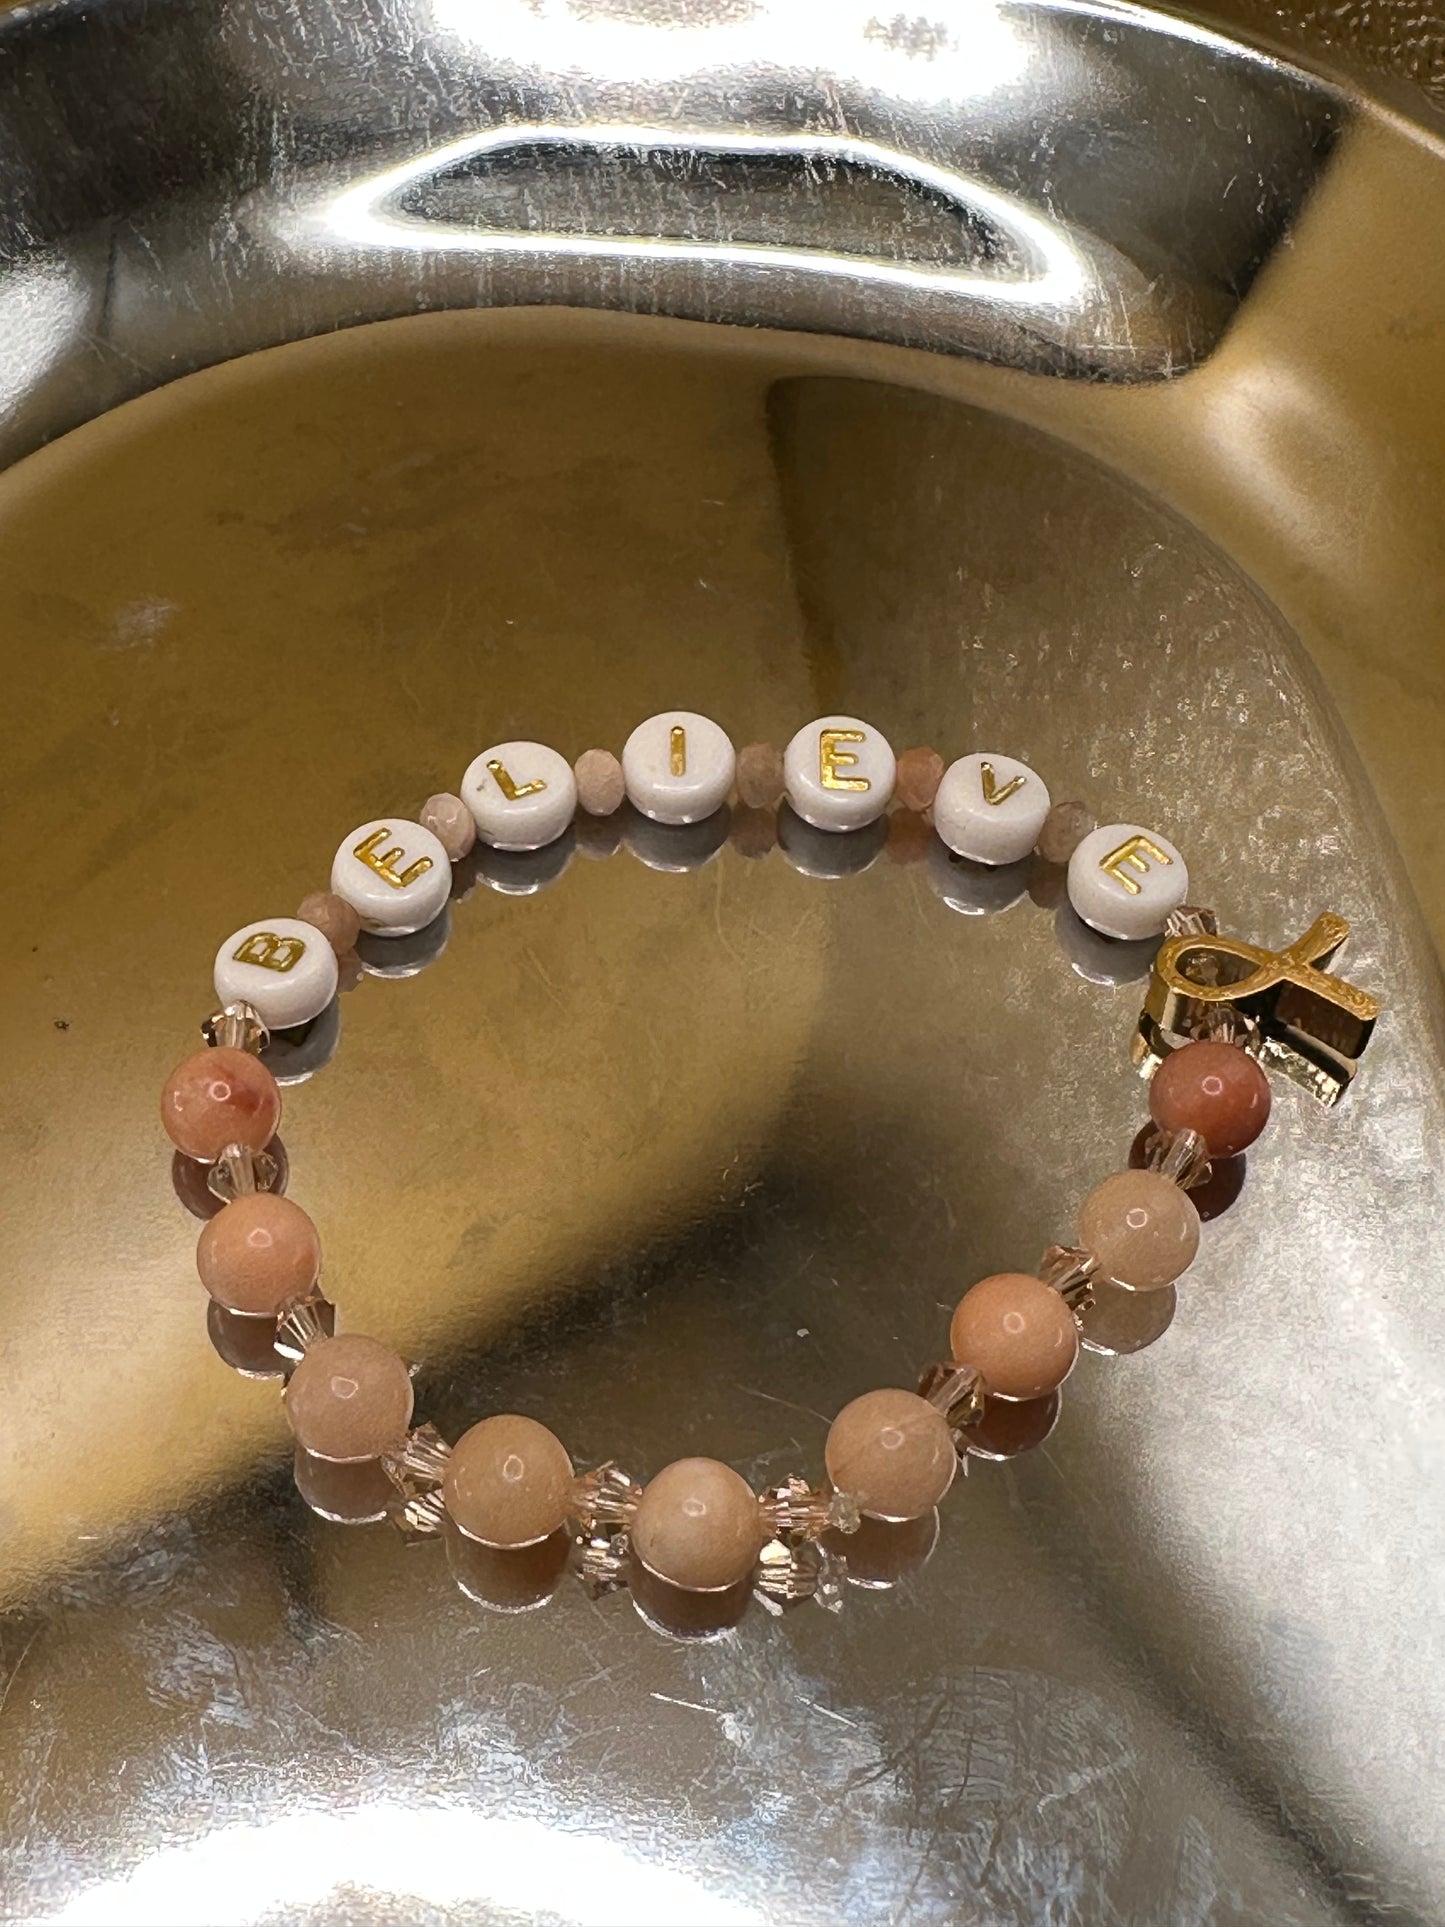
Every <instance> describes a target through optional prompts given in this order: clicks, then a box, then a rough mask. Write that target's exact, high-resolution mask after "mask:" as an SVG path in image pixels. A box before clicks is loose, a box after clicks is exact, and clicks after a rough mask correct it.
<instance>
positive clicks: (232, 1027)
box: [201, 1004, 271, 1057]
mask: <svg viewBox="0 0 1445 1927" xmlns="http://www.w3.org/2000/svg"><path fill="white" fill-rule="evenodd" d="M201 1035H202V1037H204V1038H205V1040H206V1042H207V1043H208V1044H209V1045H210V1046H211V1047H212V1049H213V1050H214V1049H216V1048H218V1047H224V1048H225V1049H227V1050H245V1051H250V1053H251V1055H252V1056H253V1057H259V1056H260V1055H261V1052H262V1051H263V1050H265V1048H266V1046H267V1045H268V1044H269V1043H270V1041H271V1033H270V1031H269V1030H267V1028H266V1026H265V1025H264V1024H263V1023H262V1021H261V1016H260V1013H259V1011H256V1010H253V1009H252V1007H251V1006H250V1004H227V1005H226V1007H225V1009H224V1010H213V1011H212V1012H211V1014H210V1016H209V1017H207V1018H206V1019H205V1021H204V1022H203V1023H202V1025H201Z"/></svg>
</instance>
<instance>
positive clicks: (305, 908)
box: [296, 890, 361, 957]
mask: <svg viewBox="0 0 1445 1927" xmlns="http://www.w3.org/2000/svg"><path fill="white" fill-rule="evenodd" d="M296 914H297V916H298V917H299V918H300V919H301V921H302V923H309V924H310V925H311V927H312V928H313V929H314V930H319V931H320V932H321V934H322V936H323V937H325V939H326V941H327V942H328V943H329V944H330V945H331V948H332V949H333V950H334V951H335V952H336V954H337V956H338V957H349V956H350V955H351V952H352V951H353V950H355V948H356V939H357V938H358V937H359V936H360V935H361V918H360V917H359V916H357V914H356V912H355V911H354V910H353V909H352V907H351V905H350V904H349V903H348V902H347V901H346V898H345V897H339V896H337V894H336V892H335V891H334V890H313V891H312V893H311V895H310V896H309V897H303V898H302V899H301V902H300V903H299V904H298V905H297V906H296Z"/></svg>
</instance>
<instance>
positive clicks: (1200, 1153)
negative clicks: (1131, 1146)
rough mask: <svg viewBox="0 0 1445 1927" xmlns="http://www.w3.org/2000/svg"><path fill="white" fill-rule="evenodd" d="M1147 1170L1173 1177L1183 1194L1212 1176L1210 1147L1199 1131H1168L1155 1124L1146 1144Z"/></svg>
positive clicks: (1145, 1161)
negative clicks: (1210, 1173)
mask: <svg viewBox="0 0 1445 1927" xmlns="http://www.w3.org/2000/svg"><path fill="white" fill-rule="evenodd" d="M1144 1168H1145V1169H1146V1170H1147V1171H1157V1172H1158V1173H1159V1175H1160V1176H1161V1177H1165V1178H1171V1179H1172V1180H1173V1181H1174V1183H1175V1184H1177V1185H1178V1186H1179V1188H1180V1189H1181V1190H1183V1191H1189V1190H1192V1189H1193V1187H1194V1186H1195V1185H1197V1184H1203V1183H1204V1181H1205V1179H1206V1178H1207V1177H1208V1176H1209V1145H1208V1143H1207V1142H1206V1140H1205V1139H1204V1138H1203V1137H1201V1136H1200V1134H1199V1132H1198V1131H1190V1130H1183V1131H1164V1130H1161V1129H1160V1128H1159V1126H1158V1125H1155V1127H1154V1129H1153V1130H1152V1131H1151V1132H1150V1133H1149V1135H1148V1137H1147V1138H1146V1139H1145V1141H1144Z"/></svg>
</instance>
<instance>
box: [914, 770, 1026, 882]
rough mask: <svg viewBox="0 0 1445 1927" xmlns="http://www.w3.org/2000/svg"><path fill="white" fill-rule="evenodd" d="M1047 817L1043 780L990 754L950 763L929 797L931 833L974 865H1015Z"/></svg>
mask: <svg viewBox="0 0 1445 1927" xmlns="http://www.w3.org/2000/svg"><path fill="white" fill-rule="evenodd" d="M1048 813H1049V792H1048V790H1047V789H1046V788H1045V787H1044V781H1043V778H1042V777H1041V776H1038V775H1037V774H1035V772H1034V771H1033V770H1031V769H1030V768H1029V766H1028V764H1027V763H1020V762H1019V761H1018V760H1017V759H1016V758H1015V757H1012V756H999V755H997V754H995V753H994V752H993V751H989V752H988V753H987V754H986V755H979V756H961V757H960V758H959V759H958V761H957V762H956V763H950V764H949V766H948V768H947V769H946V770H945V771H944V772H943V781H942V782H941V783H940V784H939V786H938V794H937V795H936V796H935V797H934V799H933V827H934V829H936V830H937V831H938V834H939V835H940V836H941V837H942V838H943V840H944V842H945V843H946V844H947V845H948V847H949V849H950V850H953V851H954V852H955V853H956V854H957V855H959V856H966V857H968V858H969V859H970V860H971V861H972V862H974V863H993V864H1000V863H1017V862H1019V861H1020V859H1021V858H1023V857H1026V856H1027V855H1028V853H1029V851H1030V850H1032V848H1033V847H1034V844H1035V843H1037V841H1038V837H1039V831H1040V830H1041V829H1042V828H1043V827H1044V818H1045V817H1046V816H1047V815H1048Z"/></svg>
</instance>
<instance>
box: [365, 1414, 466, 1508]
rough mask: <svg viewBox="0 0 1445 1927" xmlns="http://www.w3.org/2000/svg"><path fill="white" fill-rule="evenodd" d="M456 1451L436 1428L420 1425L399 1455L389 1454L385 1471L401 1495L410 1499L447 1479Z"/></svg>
mask: <svg viewBox="0 0 1445 1927" xmlns="http://www.w3.org/2000/svg"><path fill="white" fill-rule="evenodd" d="M451 1455H452V1448H451V1446H450V1445H449V1444H448V1443H447V1441H446V1440H445V1439H444V1438H443V1437H442V1435H441V1433H440V1432H439V1431H438V1430H437V1428H436V1427H435V1426H434V1425H431V1424H426V1425H418V1426H415V1427H413V1429H412V1430H411V1431H410V1432H408V1433H407V1435H406V1439H405V1441H404V1443H403V1444H402V1447H401V1450H400V1451H399V1452H388V1453H387V1455H386V1456H385V1458H383V1460H382V1462H381V1464H382V1470H383V1471H384V1472H385V1473H386V1476H387V1477H388V1478H389V1479H390V1480H391V1482H392V1484H393V1485H394V1486H396V1487H397V1489H398V1490H399V1491H400V1492H403V1493H405V1494H406V1495H407V1496H410V1495H411V1494H413V1493H420V1492H425V1491H427V1490H429V1489H430V1488H431V1487H432V1486H437V1485H440V1484H441V1482H442V1480H443V1479H444V1478H445V1477H446V1470H447V1460H448V1459H450V1457H451Z"/></svg>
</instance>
